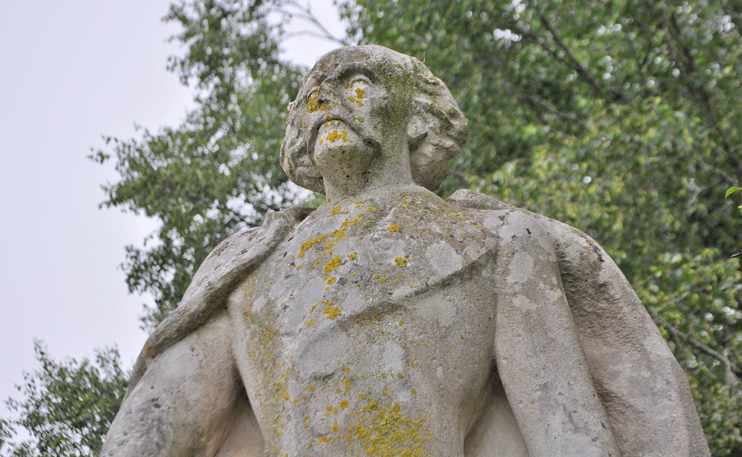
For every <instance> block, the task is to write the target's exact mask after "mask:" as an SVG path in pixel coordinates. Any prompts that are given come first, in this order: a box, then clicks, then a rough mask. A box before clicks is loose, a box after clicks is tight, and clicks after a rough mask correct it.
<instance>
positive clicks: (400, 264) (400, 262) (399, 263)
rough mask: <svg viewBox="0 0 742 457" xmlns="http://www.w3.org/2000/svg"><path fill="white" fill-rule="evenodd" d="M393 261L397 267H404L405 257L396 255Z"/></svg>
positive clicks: (405, 263) (405, 264)
mask: <svg viewBox="0 0 742 457" xmlns="http://www.w3.org/2000/svg"><path fill="white" fill-rule="evenodd" d="M394 263H396V264H397V266H398V267H406V266H407V259H405V258H404V257H397V258H396V259H394Z"/></svg>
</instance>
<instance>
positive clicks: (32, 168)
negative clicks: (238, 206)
mask: <svg viewBox="0 0 742 457" xmlns="http://www.w3.org/2000/svg"><path fill="white" fill-rule="evenodd" d="M169 3H170V1H168V0H127V1H123V0H116V1H105V2H102V1H99V0H98V1H95V0H67V1H64V2H60V1H53V0H23V1H11V0H0V159H1V160H2V162H0V240H2V241H1V243H2V246H3V249H2V255H0V311H1V312H0V347H2V349H1V350H0V363H2V369H0V399H1V400H4V399H6V398H8V397H9V396H11V395H15V396H16V397H17V394H16V392H15V389H14V388H13V385H14V384H20V383H21V382H22V380H23V377H22V371H24V370H25V371H30V370H34V369H36V368H37V364H36V362H35V360H34V358H33V338H38V339H40V340H43V341H44V342H45V343H46V346H47V347H48V349H49V352H50V354H51V355H52V356H53V357H54V358H57V359H59V358H63V357H67V356H70V357H75V358H78V359H79V358H81V357H84V356H91V355H92V354H93V349H94V348H100V347H104V346H110V345H113V344H118V347H119V349H120V351H121V355H122V359H123V361H124V364H125V365H126V367H131V365H132V364H133V361H134V359H135V358H136V356H137V354H138V353H139V350H140V349H141V347H142V345H143V343H144V340H145V337H146V335H145V333H144V332H142V331H141V330H140V329H139V321H138V319H137V317H138V316H139V315H140V313H141V307H142V303H145V302H147V301H149V298H148V297H146V296H144V297H142V296H132V295H129V294H128V292H127V289H126V284H125V282H124V273H123V272H122V271H121V270H120V269H119V268H118V265H119V264H120V263H121V262H122V261H123V260H124V246H125V245H127V244H136V245H140V244H141V242H142V240H143V239H144V237H145V236H146V235H147V234H148V233H150V232H151V231H152V230H153V229H154V228H155V227H156V225H155V223H154V222H153V221H150V220H147V219H145V218H143V217H137V216H134V215H130V214H122V213H120V212H118V211H117V210H106V209H98V204H99V203H100V202H101V201H102V200H103V197H104V195H103V193H102V191H101V189H100V185H101V184H103V183H105V182H107V181H109V182H114V181H116V180H117V174H116V172H115V170H114V169H113V165H112V164H109V165H108V166H105V167H103V166H100V165H96V164H94V163H93V162H91V161H90V160H88V159H86V156H87V155H88V154H89V153H90V148H91V147H92V148H97V147H101V146H103V141H102V139H101V135H112V136H117V137H120V138H130V137H134V136H136V135H137V132H136V131H135V130H134V123H137V124H140V125H142V126H144V127H146V128H149V129H150V130H157V129H158V128H159V127H162V126H176V125H178V124H179V123H180V121H181V120H182V119H183V118H184V115H185V113H186V110H187V107H188V106H189V103H190V100H191V91H190V90H189V88H187V87H183V86H181V85H180V83H179V82H178V79H177V77H176V75H174V74H172V73H169V72H167V71H166V69H165V66H166V59H167V56H168V55H171V54H174V53H178V52H180V51H181V49H180V48H179V46H178V45H177V44H171V43H167V42H166V39H167V37H169V36H170V35H172V34H173V33H175V32H177V30H178V29H177V27H176V26H175V25H172V24H164V23H162V22H161V21H160V19H161V18H162V16H164V15H165V13H166V12H167V8H168V5H169ZM312 5H313V10H314V12H315V13H316V14H317V15H318V17H321V18H323V21H325V25H326V26H327V27H328V29H330V31H331V32H333V33H334V34H335V35H336V36H342V34H343V25H342V24H341V23H340V22H339V19H337V12H336V11H335V9H334V8H333V7H332V3H331V0H312ZM295 27H304V26H295ZM287 45H288V46H287V51H286V52H287V55H288V56H289V57H290V58H292V59H293V60H295V61H297V62H300V63H303V64H305V65H311V64H312V63H313V62H314V61H316V60H317V58H318V57H320V56H321V55H323V54H324V53H326V52H328V51H330V50H331V49H333V48H335V47H336V45H335V44H333V43H332V42H329V41H323V40H319V39H314V38H311V37H307V36H302V37H299V38H292V39H291V40H289V41H288V43H287ZM276 154H278V151H276ZM5 416H7V409H6V407H5V404H4V401H3V402H2V404H1V405H0V417H5Z"/></svg>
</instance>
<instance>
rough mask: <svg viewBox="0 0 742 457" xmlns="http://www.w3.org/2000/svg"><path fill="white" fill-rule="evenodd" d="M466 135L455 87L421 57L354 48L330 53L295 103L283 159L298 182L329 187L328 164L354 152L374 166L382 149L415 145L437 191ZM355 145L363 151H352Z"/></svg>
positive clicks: (414, 160)
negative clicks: (449, 86)
mask: <svg viewBox="0 0 742 457" xmlns="http://www.w3.org/2000/svg"><path fill="white" fill-rule="evenodd" d="M359 89H360V91H359ZM360 97H362V98H360ZM359 102H360V103H359ZM328 121H330V122H331V123H330V124H329V125H327V126H325V125H324V124H325V123H326V122H328ZM332 121H335V123H334V124H332ZM340 121H342V123H341V122H340ZM333 132H337V133H335V134H333ZM344 132H347V133H344ZM466 135H467V128H466V120H465V119H464V117H463V114H462V113H461V111H460V110H459V109H458V106H456V102H455V101H454V100H453V97H451V94H450V92H448V89H447V88H446V86H445V85H444V84H443V83H442V82H441V81H440V80H439V79H438V78H436V77H435V76H433V75H432V74H431V73H430V70H428V69H427V68H426V67H425V65H423V64H422V63H421V62H420V61H418V60H417V59H414V58H411V57H409V56H405V55H403V54H399V53H397V52H395V51H392V50H390V49H387V48H384V47H381V46H376V45H367V46H349V47H344V48H338V49H336V50H334V51H332V52H330V53H329V54H327V55H325V56H324V57H322V58H321V59H320V60H319V62H317V64H316V65H315V66H314V68H312V71H311V72H310V74H309V75H308V76H307V78H306V79H305V81H304V83H303V84H302V87H301V89H300V91H299V94H298V96H297V98H296V101H294V102H293V103H291V104H290V105H289V118H288V123H287V128H286V136H285V138H284V141H283V144H282V146H281V165H282V166H283V168H284V170H286V173H287V174H288V175H289V177H290V178H291V180H292V181H294V182H295V183H296V184H298V185H300V186H302V187H306V188H308V189H311V190H313V191H315V192H322V193H324V178H323V174H324V172H323V171H321V170H320V169H322V170H327V169H328V168H327V167H328V166H329V164H330V163H335V164H339V163H340V164H345V165H346V166H347V165H349V162H347V160H348V159H347V157H352V158H353V160H357V161H359V162H357V163H356V165H357V166H360V165H362V164H366V165H364V166H368V165H367V163H368V161H369V160H371V159H373V158H374V157H375V156H374V154H380V153H382V152H384V151H387V150H390V148H394V149H395V150H397V151H402V150H408V151H409V156H410V157H409V161H410V167H411V169H412V176H413V179H414V180H415V182H416V183H417V184H419V185H421V186H424V187H427V188H428V189H431V190H435V189H437V188H438V185H439V184H440V183H441V182H442V181H443V179H444V178H445V176H446V170H447V168H448V160H449V159H451V158H452V157H453V156H454V155H455V154H456V153H458V152H459V151H460V150H461V145H462V144H463V143H464V141H465V140H466ZM333 140H334V141H333ZM320 141H321V144H320ZM400 142H404V144H402V143H400ZM350 148H358V149H354V151H355V152H354V153H353V154H351V155H350V156H349V155H348V154H349V153H350ZM328 153H329V154H328Z"/></svg>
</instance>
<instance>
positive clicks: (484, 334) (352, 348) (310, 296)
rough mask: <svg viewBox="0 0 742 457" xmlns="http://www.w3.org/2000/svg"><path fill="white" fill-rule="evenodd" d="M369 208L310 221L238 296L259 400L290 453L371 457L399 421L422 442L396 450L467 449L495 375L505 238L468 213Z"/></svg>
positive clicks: (243, 358)
mask: <svg viewBox="0 0 742 457" xmlns="http://www.w3.org/2000/svg"><path fill="white" fill-rule="evenodd" d="M366 208H368V207H366ZM366 208H364V209H365V211H364V213H363V214H362V215H361V216H358V213H360V211H358V212H356V213H355V214H352V217H351V216H348V217H345V218H343V217H338V218H337V220H332V217H325V218H322V219H320V220H312V219H309V220H307V221H305V222H304V223H303V224H302V225H301V226H300V227H299V228H298V229H297V230H296V232H295V233H294V235H293V237H290V238H289V239H288V240H286V242H284V243H283V244H282V245H281V246H280V247H279V248H278V249H277V250H276V251H275V252H274V253H273V254H272V255H271V257H270V258H269V259H268V260H267V261H266V262H264V264H263V265H262V266H261V267H260V268H259V269H258V270H257V271H255V272H254V273H253V274H252V275H251V276H250V277H249V278H248V280H247V281H245V283H243V284H242V286H240V287H239V288H238V290H237V291H235V293H233V294H232V296H231V297H230V299H229V313H230V316H231V317H232V321H233V324H234V330H235V341H236V345H235V351H236V355H237V358H238V360H239V361H240V365H241V371H242V374H243V379H245V384H246V388H247V390H248V394H249V396H250V399H251V402H252V403H253V408H254V409H255V410H256V414H257V415H258V417H259V418H260V417H261V414H262V415H263V417H264V420H265V421H267V422H269V423H270V424H272V425H271V426H272V427H273V429H272V430H274V431H276V433H277V434H276V436H275V437H274V438H275V440H277V441H276V443H279V442H280V443H283V444H281V448H282V449H286V448H285V446H286V445H287V444H286V443H285V442H286V440H289V441H291V440H298V441H300V442H301V443H302V445H308V444H309V443H310V442H314V445H328V446H334V445H337V446H340V445H341V443H343V444H342V446H347V445H348V443H352V442H356V441H358V443H357V446H361V448H363V444H362V442H363V440H362V436H361V435H364V434H365V433H367V432H368V433H372V431H373V430H372V429H373V427H374V424H375V421H379V420H380V421H388V419H389V417H387V416H389V415H390V414H391V416H390V417H392V416H393V417H396V418H398V420H399V421H400V422H399V424H398V425H399V426H400V427H402V426H403V425H404V424H407V425H405V426H404V427H406V430H408V431H409V432H412V431H414V433H411V434H409V435H405V436H408V437H416V438H414V440H417V441H416V442H415V443H413V442H408V443H396V444H395V445H394V446H395V447H398V446H400V445H403V446H410V447H411V448H412V449H414V448H415V447H416V446H421V449H422V448H424V447H426V446H427V445H426V444H425V443H427V442H430V443H431V444H430V445H431V446H432V445H433V444H432V443H433V442H434V441H435V444H440V445H443V443H444V442H448V441H450V440H454V441H455V439H456V438H455V436H454V435H456V433H455V432H452V431H451V430H456V429H459V428H461V427H462V424H460V423H459V422H461V420H462V419H461V418H462V414H460V411H459V406H460V405H461V404H467V402H472V401H473V400H472V399H473V398H475V397H476V395H477V394H478V393H479V392H480V391H481V389H482V386H483V384H484V383H485V381H486V379H487V377H488V376H489V373H490V372H491V369H492V355H493V352H494V348H493V345H494V316H495V309H496V280H495V278H494V275H495V271H494V270H495V266H494V262H495V258H496V243H495V242H494V240H493V239H492V235H488V234H487V233H486V232H485V231H483V230H481V228H480V227H479V225H478V224H476V223H475V222H474V221H471V220H469V219H468V218H466V217H465V216H464V215H463V213H460V212H459V213H456V214H449V213H454V211H448V212H445V211H435V212H434V211H417V212H415V211H395V210H387V211H386V214H384V211H379V210H377V211H376V212H373V211H371V212H370V214H372V215H376V217H375V218H373V219H372V218H369V217H367V216H366V215H367V214H369V211H368V209H366ZM402 209H404V210H408V209H409V208H402ZM379 213H381V214H379ZM400 213H401V214H400ZM339 215H340V214H339ZM380 216H381V217H380ZM395 410H396V411H397V412H396V413H394V412H393V411H395ZM454 411H456V412H455V413H454ZM379 414H381V415H379ZM463 416H466V414H463ZM433 417H435V418H437V420H436V425H435V426H432V424H429V421H430V420H431V418H433ZM305 418H308V419H306V420H305ZM385 418H386V419H385ZM441 418H448V419H441ZM415 424H417V425H415ZM377 425H378V424H377ZM359 427H360V428H359ZM369 427H370V428H369ZM410 427H412V428H410ZM265 428H268V426H267V425H266V426H264V434H265ZM418 428H419V430H418ZM423 428H426V429H427V430H428V432H426V433H423ZM434 430H435V432H434ZM448 434H452V435H451V436H450V437H449V436H448ZM390 437H396V438H395V439H402V438H400V437H402V435H399V434H396V435H395V434H391V435H390ZM266 439H267V440H268V441H270V432H269V433H268V434H267V436H266ZM390 439H391V438H390ZM405 439H407V438H405ZM410 439H412V438H410ZM426 440H427V441H426ZM441 440H443V441H441ZM332 443H335V444H334V445H333V444H332ZM389 444H390V445H391V443H389ZM277 445H278V444H277Z"/></svg>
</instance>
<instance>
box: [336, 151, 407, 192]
mask: <svg viewBox="0 0 742 457" xmlns="http://www.w3.org/2000/svg"><path fill="white" fill-rule="evenodd" d="M405 146H406V145H405ZM375 155H376V157H374V160H372V161H370V163H369V165H368V166H366V167H341V166H339V167H332V168H330V169H329V170H326V171H325V172H324V173H323V177H324V182H325V195H327V198H328V199H329V200H332V201H339V200H342V199H356V200H367V199H378V198H379V197H382V196H384V195H391V194H392V193H397V192H404V191H408V190H411V189H416V188H419V186H418V185H416V184H415V182H414V181H413V179H412V172H411V171H410V157H409V152H408V151H407V148H406V147H404V148H395V150H392V151H377V153H376V154H375Z"/></svg>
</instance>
